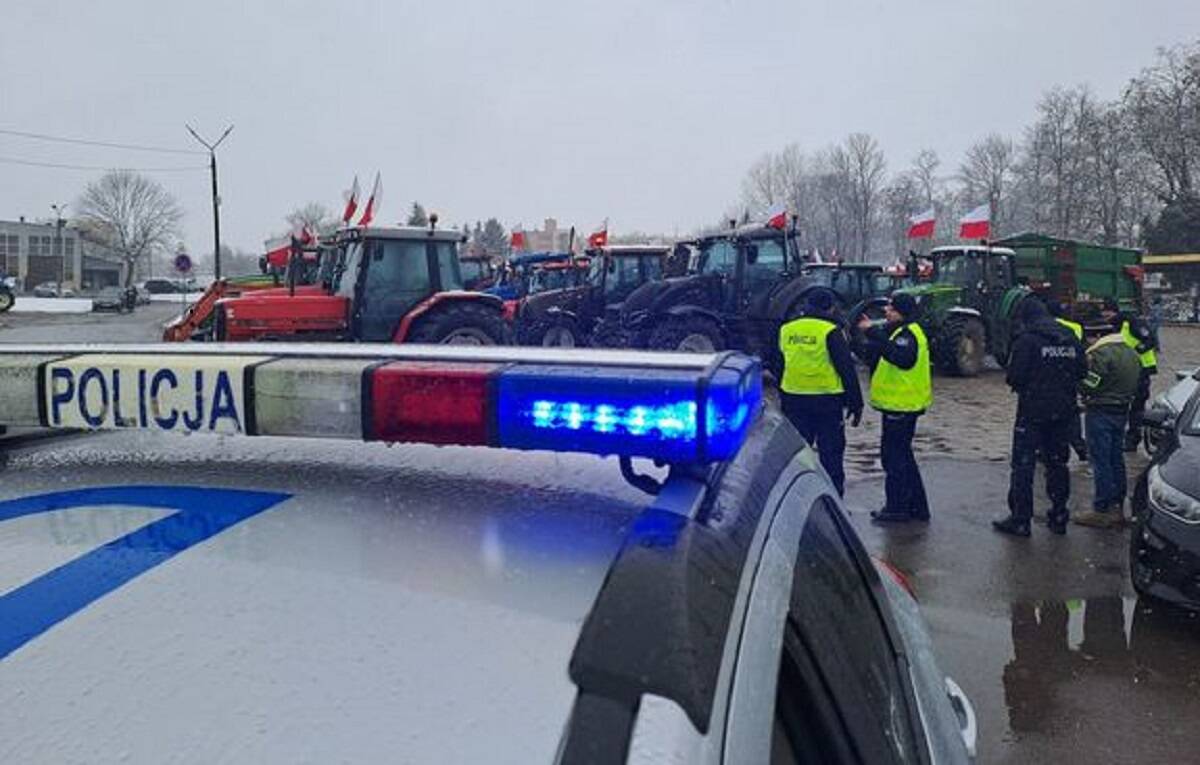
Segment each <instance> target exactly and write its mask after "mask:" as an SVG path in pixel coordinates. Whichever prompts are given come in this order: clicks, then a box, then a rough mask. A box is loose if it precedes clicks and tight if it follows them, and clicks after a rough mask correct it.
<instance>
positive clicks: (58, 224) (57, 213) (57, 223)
mask: <svg viewBox="0 0 1200 765" xmlns="http://www.w3.org/2000/svg"><path fill="white" fill-rule="evenodd" d="M50 209H51V210H53V211H54V218H55V220H54V251H55V253H57V254H58V258H59V260H58V294H59V295H60V296H61V295H62V283H63V281H64V280H65V279H66V278H67V256H66V255H65V254H64V253H63V241H62V229H63V223H65V222H66V221H65V220H63V213H65V212H66V211H67V206H66V205H65V204H58V205H50Z"/></svg>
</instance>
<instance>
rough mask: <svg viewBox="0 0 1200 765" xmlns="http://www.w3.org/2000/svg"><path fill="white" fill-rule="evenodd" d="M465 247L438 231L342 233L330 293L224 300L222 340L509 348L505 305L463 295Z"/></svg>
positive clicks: (331, 266) (331, 264)
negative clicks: (461, 257)
mask: <svg viewBox="0 0 1200 765" xmlns="http://www.w3.org/2000/svg"><path fill="white" fill-rule="evenodd" d="M460 241H461V236H460V235H459V234H458V233H457V232H453V231H439V230H437V229H435V228H432V227H430V228H415V227H402V228H351V229H345V230H343V231H340V232H338V234H337V235H336V237H335V239H334V241H333V247H332V251H330V252H328V253H327V255H326V256H325V257H324V258H322V265H326V264H327V268H328V270H327V271H326V276H327V278H325V277H323V281H324V289H322V290H321V291H320V292H319V293H305V294H299V293H297V294H290V290H283V291H282V292H283V293H284V294H278V292H277V291H272V293H273V294H263V295H255V294H251V295H246V296H243V297H239V298H233V299H227V300H222V301H220V302H219V303H218V304H217V321H216V327H217V339H219V340H229V341H238V340H268V339H275V340H285V339H286V340H317V339H323V340H329V339H336V340H350V341H357V342H433V343H469V344H479V345H493V344H498V343H502V342H504V340H505V339H506V337H507V330H506V329H505V325H504V322H503V319H502V318H501V303H500V301H499V299H497V298H495V297H492V296H487V295H483V294H481V293H474V292H467V291H464V289H463V282H462V274H461V272H460V271H459V257H458V245H459V243H460Z"/></svg>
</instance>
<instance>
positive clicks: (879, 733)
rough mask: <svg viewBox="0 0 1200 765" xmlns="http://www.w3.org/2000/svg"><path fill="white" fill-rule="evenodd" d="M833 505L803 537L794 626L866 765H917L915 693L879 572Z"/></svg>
mask: <svg viewBox="0 0 1200 765" xmlns="http://www.w3.org/2000/svg"><path fill="white" fill-rule="evenodd" d="M843 524H844V521H843V520H842V519H841V518H840V511H839V510H838V509H837V508H836V506H834V505H833V504H832V503H831V502H829V501H828V500H825V499H823V500H821V501H819V502H817V504H816V505H815V506H814V507H813V509H812V512H811V513H810V514H809V516H808V521H807V523H806V525H805V528H804V531H803V533H802V534H801V537H800V553H799V555H798V557H797V560H796V573H795V579H794V582H793V587H792V596H791V610H790V612H789V614H788V621H789V623H790V624H791V625H792V627H793V628H794V629H795V630H796V631H797V634H798V636H799V638H800V640H801V641H802V642H803V644H804V645H805V646H807V648H808V650H809V651H810V652H811V656H812V660H813V663H814V664H815V666H816V668H817V669H816V671H817V672H818V673H819V674H820V676H821V677H822V678H823V680H824V682H825V683H827V685H828V687H829V688H830V695H831V698H832V702H833V703H835V704H836V705H837V707H838V708H839V709H840V711H841V714H842V716H843V718H844V719H845V720H846V726H847V728H848V733H849V735H850V736H851V737H852V739H853V741H854V744H855V747H856V748H857V749H858V751H859V755H860V757H861V758H862V760H863V761H865V762H872V763H884V762H895V763H903V762H914V761H916V760H917V757H916V751H915V745H914V734H913V731H912V727H911V718H910V713H909V709H910V707H909V698H910V696H909V692H908V689H907V688H906V686H905V684H904V681H903V680H902V675H901V672H900V667H899V664H898V663H897V661H896V657H895V653H894V651H893V648H892V642H891V638H890V636H889V634H888V631H887V629H886V627H885V625H884V622H883V618H882V615H881V613H880V610H879V605H878V603H877V601H876V596H875V594H874V592H873V591H872V589H871V584H870V582H871V581H873V580H874V577H875V573H874V571H873V569H871V568H870V566H869V565H863V564H862V563H861V561H862V560H863V559H865V555H864V554H863V553H862V551H861V550H860V549H858V548H857V543H855V542H851V541H850V540H851V539H852V537H851V536H850V535H849V534H847V533H846V532H845V531H844V529H843Z"/></svg>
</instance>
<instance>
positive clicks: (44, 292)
mask: <svg viewBox="0 0 1200 765" xmlns="http://www.w3.org/2000/svg"><path fill="white" fill-rule="evenodd" d="M33 296H34V297H40V298H57V297H64V298H69V297H75V290H73V289H71V288H70V287H64V286H62V285H61V284H59V283H58V282H42V283H41V284H39V285H37V286H36V287H34V288H33Z"/></svg>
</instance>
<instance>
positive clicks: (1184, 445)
mask: <svg viewBox="0 0 1200 765" xmlns="http://www.w3.org/2000/svg"><path fill="white" fill-rule="evenodd" d="M1193 377H1194V375H1193ZM1191 379H1192V378H1187V379H1184V380H1182V381H1180V383H1179V385H1180V386H1186V385H1187V384H1188V383H1189V380H1191ZM1146 425H1147V427H1150V428H1155V429H1158V430H1160V431H1161V438H1160V439H1159V441H1158V447H1157V449H1156V451H1155V453H1154V458H1153V459H1152V460H1151V461H1150V465H1149V467H1148V468H1147V469H1146V470H1145V472H1143V473H1142V476H1141V478H1140V479H1138V483H1137V485H1136V486H1135V487H1134V492H1133V502H1132V504H1133V518H1134V521H1133V538H1132V541H1131V546H1130V551H1129V567H1130V574H1131V576H1132V578H1133V587H1134V589H1135V590H1137V591H1138V593H1139V594H1141V595H1146V596H1149V597H1153V598H1158V599H1161V600H1165V601H1168V602H1170V603H1174V604H1177V605H1181V606H1184V607H1186V608H1190V609H1195V610H1200V387H1196V386H1194V385H1193V386H1192V392H1191V395H1190V396H1189V397H1188V399H1187V402H1186V404H1184V406H1183V407H1182V408H1181V410H1180V411H1179V414H1178V416H1176V417H1174V418H1171V416H1170V412H1169V411H1168V409H1166V408H1165V407H1159V408H1154V407H1151V408H1150V409H1148V410H1147V411H1146Z"/></svg>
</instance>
